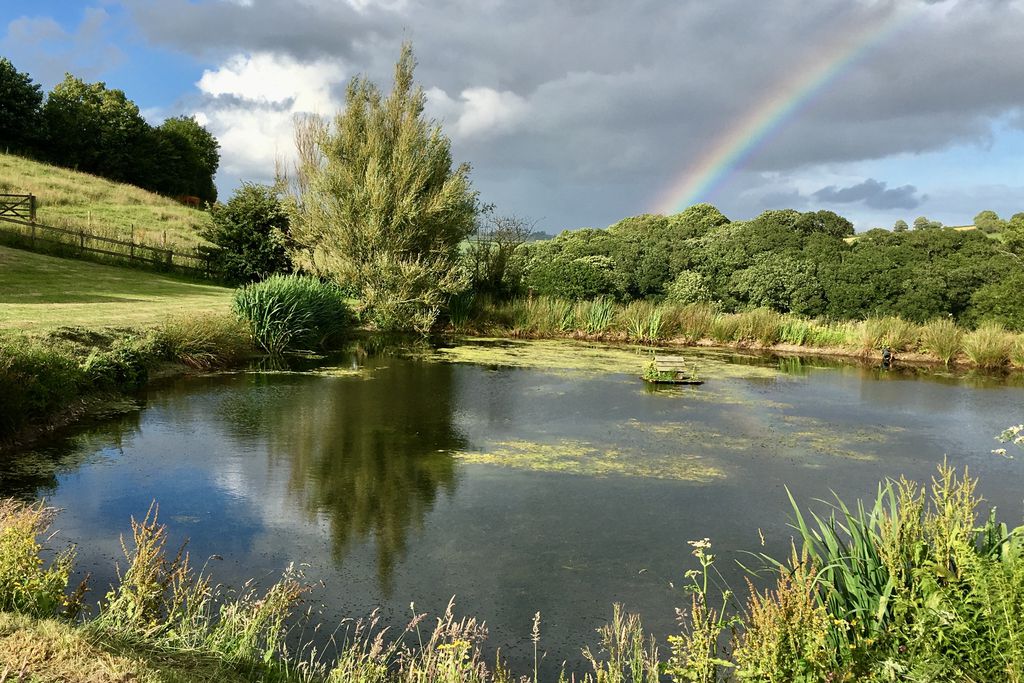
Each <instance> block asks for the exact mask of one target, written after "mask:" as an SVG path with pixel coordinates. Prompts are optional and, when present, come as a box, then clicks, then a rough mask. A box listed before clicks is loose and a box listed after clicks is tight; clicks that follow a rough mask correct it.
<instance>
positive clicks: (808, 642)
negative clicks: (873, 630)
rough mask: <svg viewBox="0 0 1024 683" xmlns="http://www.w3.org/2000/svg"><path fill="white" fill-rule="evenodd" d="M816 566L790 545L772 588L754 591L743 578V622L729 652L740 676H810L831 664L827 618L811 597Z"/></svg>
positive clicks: (817, 677) (819, 676)
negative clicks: (746, 592)
mask: <svg viewBox="0 0 1024 683" xmlns="http://www.w3.org/2000/svg"><path fill="white" fill-rule="evenodd" d="M815 579H816V570H815V568H814V566H813V565H812V564H811V561H810V559H809V557H808V555H807V553H806V552H805V553H804V554H803V555H798V554H797V552H796V549H795V548H794V549H793V552H792V555H791V556H790V560H789V566H788V567H780V568H779V577H778V581H777V583H776V586H775V589H774V590H766V591H764V592H763V593H759V592H758V591H757V590H756V589H755V588H754V585H753V584H752V583H750V581H749V579H748V581H747V586H748V589H749V591H750V597H749V600H748V602H747V615H746V620H745V628H744V630H743V632H742V634H741V635H740V636H739V639H738V644H737V647H736V651H735V653H734V655H735V660H736V666H737V667H738V669H739V671H740V672H741V677H742V678H743V679H746V680H763V681H803V680H808V681H816V680H823V679H824V677H825V674H826V673H827V672H828V670H829V669H830V668H831V667H830V665H831V664H832V662H831V660H832V657H831V656H830V650H831V648H830V647H829V631H830V625H831V622H832V620H831V619H830V618H829V615H828V613H827V612H826V610H825V608H824V606H822V605H821V604H820V603H819V601H818V597H817V586H816V585H815Z"/></svg>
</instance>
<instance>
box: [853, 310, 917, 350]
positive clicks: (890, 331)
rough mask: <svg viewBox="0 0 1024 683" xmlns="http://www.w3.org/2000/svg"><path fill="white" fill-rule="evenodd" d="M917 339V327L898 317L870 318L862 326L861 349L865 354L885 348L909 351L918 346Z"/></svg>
mask: <svg viewBox="0 0 1024 683" xmlns="http://www.w3.org/2000/svg"><path fill="white" fill-rule="evenodd" d="M917 339H918V327H917V325H915V324H914V323H911V322H907V321H906V320H903V319H902V318H898V317H896V316H885V317H883V318H874V317H872V318H868V319H866V320H864V321H863V322H862V323H861V326H860V347H861V351H862V352H864V353H867V352H870V351H873V350H876V349H881V348H885V347H888V348H890V349H892V350H893V351H907V350H910V349H912V348H914V347H915V346H916V344H917Z"/></svg>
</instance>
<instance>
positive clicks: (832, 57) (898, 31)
mask: <svg viewBox="0 0 1024 683" xmlns="http://www.w3.org/2000/svg"><path fill="white" fill-rule="evenodd" d="M0 9H2V10H3V11H0V56H5V57H7V58H9V59H10V60H11V61H12V62H13V63H14V65H15V67H17V68H18V70H20V71H23V72H27V73H29V74H30V75H31V76H32V77H33V79H34V80H35V81H36V82H38V83H40V84H41V85H42V86H43V87H44V88H46V89H49V88H51V87H52V86H53V85H54V84H56V83H57V82H59V81H60V80H61V78H63V75H64V73H65V72H71V73H73V74H75V75H76V76H79V77H81V78H84V79H85V80H87V81H103V82H105V83H106V84H107V86H108V87H111V88H120V89H122V90H124V91H125V93H126V94H127V95H128V97H129V98H131V99H132V100H134V101H135V102H136V103H137V104H138V105H139V107H140V108H141V110H142V112H143V114H144V115H145V116H146V118H147V119H148V120H149V121H150V122H151V123H154V124H158V123H159V122H160V121H162V120H163V119H164V118H167V117H170V116H177V115H181V114H185V115H194V116H196V117H197V119H198V120H199V121H200V122H201V123H203V125H205V126H206V127H207V128H208V129H209V130H210V132H212V133H213V134H214V135H215V136H216V137H217V138H218V140H219V141H220V145H221V167H220V171H219V173H218V176H217V185H218V188H219V191H220V193H221V195H222V198H224V197H227V196H229V195H230V192H231V191H232V190H233V189H234V188H235V187H237V186H238V185H239V183H240V182H242V181H255V182H265V181H268V180H270V179H272V177H273V175H274V169H275V163H283V164H285V165H286V166H287V165H288V164H289V163H291V160H292V159H293V155H294V145H293V143H292V122H293V118H294V116H295V115H296V114H300V113H306V112H312V113H317V114H321V115H325V116H333V115H334V114H336V113H337V112H339V111H340V110H342V109H343V107H344V92H345V86H346V84H347V83H348V81H349V80H350V79H351V78H353V77H354V76H357V75H365V76H367V77H369V78H371V79H372V80H374V81H375V82H376V83H378V84H379V85H380V86H381V87H382V88H383V89H385V90H386V89H388V88H389V87H390V79H391V75H392V70H393V67H394V62H395V60H396V59H397V57H398V53H399V49H400V46H401V44H402V42H403V41H411V42H412V44H413V48H414V50H415V54H416V59H417V62H418V66H417V71H416V80H417V82H418V83H419V84H421V85H422V86H423V88H424V90H425V92H426V94H427V113H428V114H429V115H430V116H431V117H432V118H434V119H436V120H438V121H439V122H440V123H441V124H442V126H443V128H444V130H445V132H446V134H447V135H448V136H449V137H450V138H451V140H452V149H453V155H454V157H455V160H456V161H458V162H463V161H465V162H469V163H470V164H471V166H472V169H473V170H472V175H471V177H472V180H473V185H474V187H475V188H476V189H477V190H478V191H479V192H480V199H481V200H482V201H483V202H487V203H490V204H493V205H494V206H495V211H496V212H497V213H498V214H501V215H516V216H520V217H523V218H526V219H528V220H531V221H536V223H537V228H538V229H541V230H546V231H548V232H552V233H557V232H559V231H561V230H563V229H572V228H578V227H587V226H589V227H603V226H606V225H609V224H611V223H614V222H615V221H617V220H619V219H621V218H624V217H626V216H632V215H636V214H641V213H672V212H675V211H679V210H681V209H682V208H685V206H687V205H689V204H692V203H696V202H698V201H708V202H711V203H713V204H715V205H716V206H717V207H719V209H721V210H722V211H723V213H725V214H726V215H727V216H729V217H730V218H732V219H734V220H738V219H744V218H750V217H753V216H755V215H757V214H758V213H760V212H761V211H763V210H765V209H775V208H795V209H799V210H804V211H805V210H818V209H829V210H832V211H835V212H837V213H840V214H842V215H844V216H846V217H848V218H850V219H851V220H852V221H854V223H855V225H856V226H857V229H858V230H865V229H868V228H871V227H890V226H892V224H893V222H894V221H895V220H897V219H903V220H906V221H907V222H908V223H910V222H912V221H913V219H914V218H916V217H917V216H921V215H925V216H928V217H929V218H931V219H934V220H939V221H942V222H943V223H945V224H947V225H964V224H969V223H971V222H972V219H973V216H974V215H975V214H977V213H978V212H979V211H981V210H986V209H991V210H994V211H996V212H997V213H999V214H1000V215H1001V216H1003V217H1008V216H1009V215H1011V214H1013V213H1016V212H1018V211H1024V164H1022V163H1021V161H1020V160H1021V159H1024V49H1021V42H1020V40H1021V39H1020V37H1021V36H1024V0H942V1H934V0H933V1H926V0H815V2H813V3H809V2H806V0H711V1H709V0H635V1H634V2H628V3H627V2H622V1H621V0H560V1H558V2H553V1H551V0H547V1H544V0H433V1H429V2H428V1H427V0H422V1H416V0H92V1H89V0H86V1H83V2H78V1H73V0H0Z"/></svg>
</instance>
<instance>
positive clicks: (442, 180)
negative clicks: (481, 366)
mask: <svg viewBox="0 0 1024 683" xmlns="http://www.w3.org/2000/svg"><path fill="white" fill-rule="evenodd" d="M414 68H415V60H414V58H413V53H412V47H411V45H409V44H405V45H403V46H402V52H401V56H400V57H399V60H398V63H397V64H396V66H395V78H394V85H393V87H392V90H391V92H390V94H388V95H387V96H386V97H385V96H384V95H383V94H382V93H381V92H380V90H379V89H378V88H377V86H376V85H375V84H373V83H372V82H371V81H369V80H368V79H366V78H364V77H357V78H355V79H353V80H352V81H351V82H350V83H349V86H348V91H347V93H346V97H345V100H346V102H345V109H344V111H343V112H341V113H340V114H338V115H337V117H336V118H335V119H334V122H333V125H329V124H326V123H324V122H322V121H318V120H317V119H306V121H305V122H304V123H301V124H300V125H299V127H298V129H297V131H296V137H297V142H298V146H299V153H300V154H299V156H300V160H299V164H298V169H297V174H296V176H297V177H296V179H295V183H294V185H293V187H294V191H295V194H294V211H295V215H294V220H293V222H292V238H293V240H294V241H295V244H296V246H297V249H296V251H295V253H294V255H293V258H294V260H295V262H296V263H297V264H298V265H300V266H301V267H302V268H304V269H305V270H308V271H311V272H313V273H316V274H319V275H321V276H324V277H330V278H332V279H334V280H336V281H338V282H339V284H341V285H342V286H348V287H354V288H355V289H356V290H357V291H359V293H360V296H361V297H362V300H363V305H364V306H365V310H366V314H367V315H368V317H369V319H370V320H372V321H373V322H374V323H375V324H376V325H377V326H378V327H380V328H382V329H396V328H402V327H409V326H411V327H414V328H415V329H418V330H420V331H425V330H427V329H429V328H430V327H431V326H432V325H433V324H434V322H435V320H436V319H437V317H438V314H439V313H440V312H441V310H442V309H443V307H444V305H445V301H446V300H447V299H448V297H450V296H451V295H453V294H455V293H457V292H458V291H460V290H462V289H464V288H465V287H466V286H467V282H468V278H467V277H466V275H465V273H464V271H462V270H461V269H460V268H458V267H457V264H458V254H459V245H460V243H461V242H462V241H463V240H465V239H466V238H467V237H468V236H469V235H470V234H472V232H473V230H474V227H475V223H476V217H477V214H478V212H479V209H480V207H479V203H478V200H477V193H476V192H475V191H474V190H473V189H472V186H471V184H470V180H469V166H468V165H467V164H460V165H455V164H454V163H453V161H452V155H451V142H450V141H449V139H448V138H447V137H446V136H445V135H444V133H443V132H442V130H441V127H440V126H439V125H438V124H437V123H436V122H435V121H433V120H430V119H428V118H426V117H425V116H424V113H423V108H424V104H425V102H426V96H425V95H424V92H423V89H422V88H421V87H418V86H416V85H415V84H414V81H413V70H414Z"/></svg>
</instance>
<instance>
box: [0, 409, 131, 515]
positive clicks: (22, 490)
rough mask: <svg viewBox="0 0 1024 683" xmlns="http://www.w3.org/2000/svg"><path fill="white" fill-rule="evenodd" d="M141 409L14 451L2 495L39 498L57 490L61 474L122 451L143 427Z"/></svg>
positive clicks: (3, 474)
mask: <svg viewBox="0 0 1024 683" xmlns="http://www.w3.org/2000/svg"><path fill="white" fill-rule="evenodd" d="M140 414H141V413H140V411H138V410H134V409H133V410H131V411H129V412H126V413H123V414H121V415H118V416H117V417H116V418H113V419H109V420H103V421H102V422H97V423H95V424H93V425H90V426H88V427H85V428H83V429H82V430H81V431H79V432H77V433H75V434H72V435H70V436H62V437H58V438H56V439H54V440H52V441H49V442H46V443H44V444H41V445H39V446H37V447H35V448H33V449H31V450H28V451H23V452H21V453H10V454H6V455H4V457H3V460H2V463H0V496H10V497H14V498H20V499H22V500H37V499H39V498H43V497H45V496H49V495H52V494H53V493H55V492H56V491H57V485H58V481H57V477H58V476H59V475H61V474H64V473H65V472H70V471H72V470H75V469H76V468H78V467H80V466H81V465H82V464H84V463H85V462H86V461H88V460H90V459H91V458H94V457H102V456H101V455H99V454H101V453H103V452H109V451H117V452H120V451H122V449H123V447H124V443H125V441H127V440H128V439H130V438H131V437H132V436H134V435H135V434H136V433H138V431H139V415H140Z"/></svg>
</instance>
